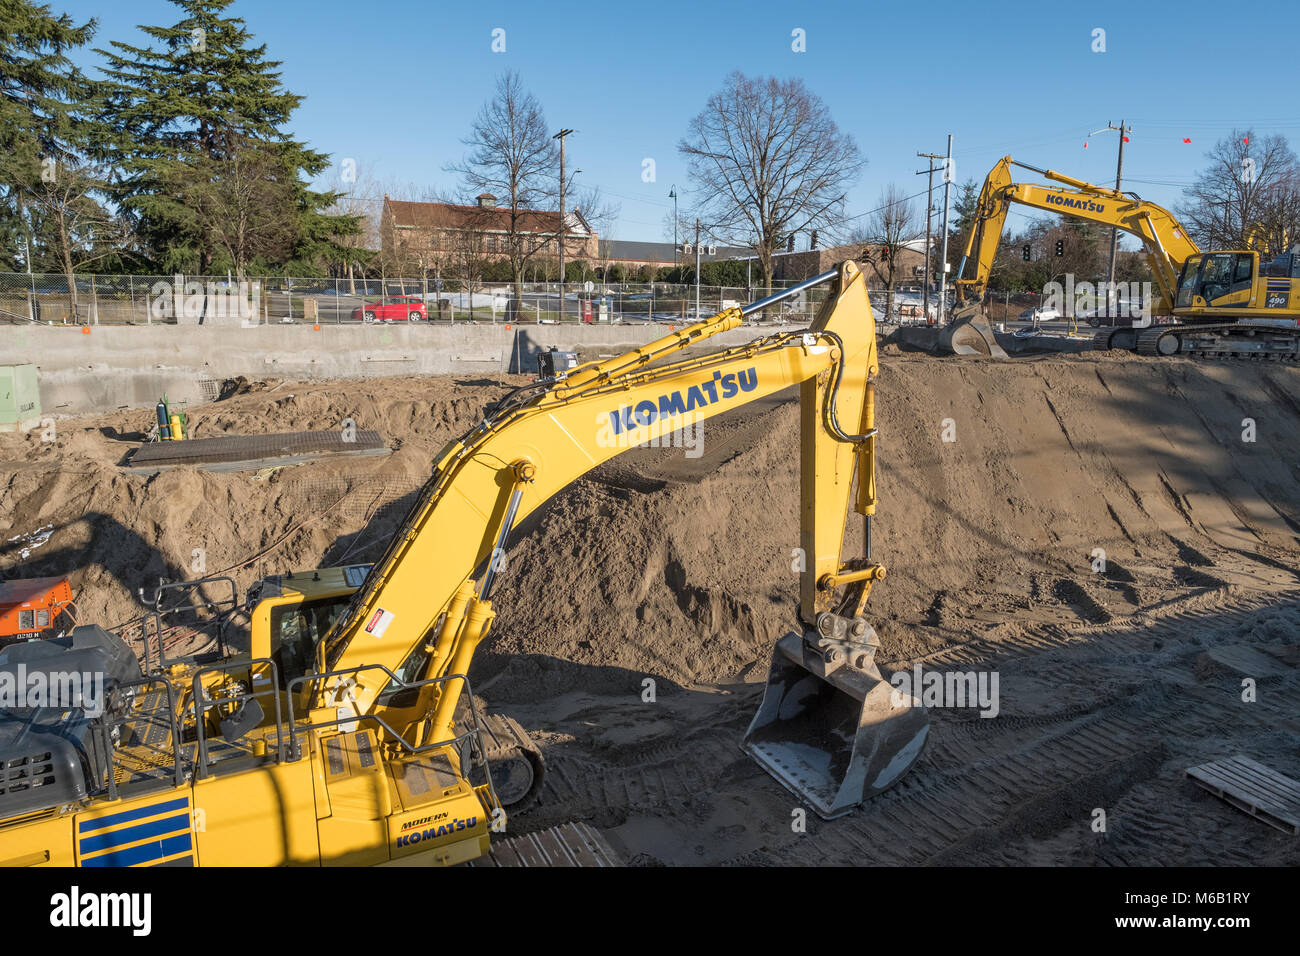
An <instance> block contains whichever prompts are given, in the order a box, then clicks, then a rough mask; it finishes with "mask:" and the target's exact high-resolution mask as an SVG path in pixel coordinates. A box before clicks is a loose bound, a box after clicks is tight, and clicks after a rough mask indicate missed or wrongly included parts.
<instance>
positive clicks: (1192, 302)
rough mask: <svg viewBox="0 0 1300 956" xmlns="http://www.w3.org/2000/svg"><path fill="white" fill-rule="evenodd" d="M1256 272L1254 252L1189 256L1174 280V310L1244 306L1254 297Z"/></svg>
mask: <svg viewBox="0 0 1300 956" xmlns="http://www.w3.org/2000/svg"><path fill="white" fill-rule="evenodd" d="M1258 272H1259V253H1257V252H1209V253H1204V254H1201V255H1194V256H1189V257H1188V259H1187V261H1186V262H1184V263H1183V269H1182V272H1181V273H1180V274H1179V276H1178V298H1177V299H1176V300H1175V302H1174V306H1175V308H1178V309H1194V308H1198V307H1199V308H1204V307H1205V306H1207V305H1212V304H1216V303H1217V304H1219V305H1241V306H1245V305H1248V304H1249V300H1250V298H1251V297H1252V296H1253V294H1254V289H1255V276H1256V275H1257V274H1258ZM1198 299H1200V300H1201V301H1199V302H1198V301H1197V300H1198ZM1219 300H1223V301H1219Z"/></svg>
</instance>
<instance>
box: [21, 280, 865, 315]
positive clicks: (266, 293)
mask: <svg viewBox="0 0 1300 956" xmlns="http://www.w3.org/2000/svg"><path fill="white" fill-rule="evenodd" d="M790 284H791V283H779V282H778V283H774V285H773V291H777V290H780V289H781V288H784V287H785V286H787V285H790ZM827 292H828V290H827V287H826V286H821V287H818V288H815V289H810V290H807V291H805V292H803V293H801V294H799V295H798V296H796V297H794V298H792V299H790V300H788V301H786V302H782V303H779V304H778V305H776V306H773V307H772V308H771V309H768V310H765V311H764V312H763V313H762V314H761V315H755V316H752V317H751V321H761V322H766V323H794V324H806V323H807V322H809V321H810V320H811V319H812V316H813V315H814V314H815V312H816V310H817V306H818V305H819V304H820V303H821V301H822V300H824V299H825V297H826V295H827ZM765 294H766V290H765V289H762V288H759V287H752V288H745V287H725V286H700V287H699V288H698V289H697V288H696V286H694V285H689V284H687V285H679V284H672V283H666V282H653V283H637V282H620V283H615V282H609V283H603V282H586V283H580V282H566V283H564V285H563V287H561V285H560V283H558V282H528V283H524V284H523V285H522V290H521V292H520V294H519V295H518V296H517V295H516V286H515V285H514V284H513V283H495V282H494V283H474V284H469V283H462V282H448V283H445V284H444V283H442V282H441V281H440V280H438V279H433V278H424V279H420V278H382V279H376V278H369V279H362V278H356V279H347V278H341V279H328V278H327V279H320V278H292V277H285V276H258V277H250V278H248V279H246V280H242V281H241V280H235V279H232V278H230V277H228V276H188V275H187V276H179V275H178V276H142V275H77V276H76V277H75V279H74V280H73V281H72V282H71V283H69V281H68V279H67V277H66V276H64V275H62V274H50V273H45V274H42V273H36V274H28V273H0V324H6V323H7V324H27V323H32V322H37V323H40V324H42V325H56V326H57V325H68V326H84V325H159V324H163V325H168V324H170V325H175V324H182V325H204V324H207V325H217V324H221V325H231V324H234V325H263V324H276V323H283V324H288V323H296V322H306V323H311V324H331V325H333V324H338V325H342V324H348V323H372V322H373V323H390V322H406V321H411V320H414V321H417V322H479V323H489V322H495V323H511V322H521V323H539V322H540V323H544V324H551V323H559V322H587V323H592V324H604V323H620V322H626V323H649V322H654V323H667V324H675V323H680V322H690V321H694V320H695V319H696V318H701V317H707V316H710V315H714V314H715V313H717V312H720V311H722V310H723V309H726V308H730V307H733V306H743V305H746V304H748V303H750V302H752V301H755V300H757V299H760V298H762V297H763V296H764V295H765ZM872 298H873V302H874V301H875V294H874V293H873V296H872Z"/></svg>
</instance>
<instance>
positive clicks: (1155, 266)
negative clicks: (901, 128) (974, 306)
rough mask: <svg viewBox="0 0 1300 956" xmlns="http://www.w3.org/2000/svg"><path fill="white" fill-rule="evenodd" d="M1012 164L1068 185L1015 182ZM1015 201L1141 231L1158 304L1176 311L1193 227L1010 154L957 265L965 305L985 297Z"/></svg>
mask: <svg viewBox="0 0 1300 956" xmlns="http://www.w3.org/2000/svg"><path fill="white" fill-rule="evenodd" d="M1012 166H1019V167H1021V168H1022V169H1028V170H1030V171H1032V172H1035V173H1037V174H1039V175H1040V176H1042V177H1044V178H1045V179H1049V180H1053V181H1055V182H1058V183H1062V184H1064V186H1065V187H1068V188H1061V187H1059V186H1041V185H1036V184H1033V183H1016V182H1012V177H1011V167H1012ZM1013 203H1015V204H1019V205H1023V206H1030V207H1033V208H1035V209H1043V210H1045V211H1047V212H1055V213H1064V214H1066V215H1070V216H1078V217H1079V218H1081V219H1089V220H1091V221H1093V222H1099V223H1103V224H1104V225H1108V226H1114V227H1115V228H1117V229H1120V230H1122V231H1124V232H1127V233H1129V234H1130V235H1134V236H1137V237H1138V239H1139V240H1141V242H1142V247H1143V250H1144V252H1145V254H1146V258H1147V262H1148V263H1149V264H1150V266H1151V272H1152V274H1153V275H1154V276H1155V281H1156V285H1157V287H1158V288H1159V289H1160V299H1159V301H1158V302H1156V303H1153V308H1154V309H1155V310H1156V312H1157V314H1168V313H1169V312H1170V311H1171V309H1172V308H1173V304H1174V300H1175V294H1176V291H1177V283H1178V274H1179V271H1180V270H1181V269H1182V266H1183V263H1184V262H1185V261H1186V260H1187V258H1188V256H1192V255H1195V254H1196V253H1197V252H1199V250H1198V249H1197V247H1196V244H1195V243H1194V242H1192V240H1191V239H1190V238H1189V237H1188V235H1187V230H1185V229H1184V228H1183V226H1182V224H1181V223H1180V222H1179V221H1178V220H1177V218H1175V217H1174V215H1173V214H1172V213H1171V212H1169V211H1168V210H1167V209H1165V208H1163V207H1162V206H1157V205H1156V204H1155V203H1150V202H1145V201H1143V200H1141V199H1139V198H1137V197H1136V196H1134V195H1132V194H1131V193H1122V192H1118V191H1116V190H1114V189H1109V188H1107V187H1105V186H1094V185H1093V184H1091V183H1087V182H1084V181H1083V180H1081V179H1075V178H1074V177H1072V176H1067V175H1065V174H1064V173H1058V172H1056V171H1054V170H1051V169H1039V168H1037V167H1035V166H1029V165H1027V164H1025V163H1020V162H1017V161H1016V160H1014V159H1012V158H1011V157H1010V156H1004V157H1002V159H1001V160H999V161H998V163H997V165H995V166H994V167H993V169H991V170H990V171H989V174H988V176H987V177H986V178H985V180H984V185H983V187H982V188H981V190H980V196H979V203H978V205H977V207H976V214H975V226H974V228H973V229H972V230H971V234H970V236H969V238H968V239H967V241H966V249H965V252H964V254H963V255H962V259H961V263H960V264H959V266H958V268H957V280H956V282H955V285H956V290H957V303H958V306H959V307H960V306H961V305H963V304H966V303H978V302H980V301H982V300H983V298H984V294H985V292H986V291H987V290H988V283H989V275H990V273H991V272H992V270H993V259H994V256H995V255H996V254H997V248H998V243H999V241H1000V240H1001V237H1002V227H1003V225H1004V224H1005V223H1006V218H1007V213H1008V212H1009V211H1010V208H1011V205H1012V204H1013ZM967 263H971V266H970V267H971V268H972V269H973V270H974V274H973V275H972V276H971V277H970V278H963V276H965V274H966V269H967Z"/></svg>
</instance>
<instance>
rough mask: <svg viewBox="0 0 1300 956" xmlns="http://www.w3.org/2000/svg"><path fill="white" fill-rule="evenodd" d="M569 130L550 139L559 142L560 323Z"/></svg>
mask: <svg viewBox="0 0 1300 956" xmlns="http://www.w3.org/2000/svg"><path fill="white" fill-rule="evenodd" d="M572 132H573V130H571V129H564V128H561V129H560V131H559V132H558V133H556V134H555V135H554V136H552V137H551V139H558V140H559V141H560V321H561V322H563V321H564V234H565V233H566V232H567V231H568V227H567V226H566V224H565V222H564V137H566V136H568V135H569V134H570V133H572Z"/></svg>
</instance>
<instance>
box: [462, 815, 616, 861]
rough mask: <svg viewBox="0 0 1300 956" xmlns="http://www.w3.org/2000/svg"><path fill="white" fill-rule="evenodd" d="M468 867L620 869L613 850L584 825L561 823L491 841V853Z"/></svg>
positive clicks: (596, 833)
mask: <svg viewBox="0 0 1300 956" xmlns="http://www.w3.org/2000/svg"><path fill="white" fill-rule="evenodd" d="M467 865H468V866H622V865H623V861H622V860H620V859H619V858H618V854H616V853H615V852H614V849H613V847H611V846H610V845H609V843H607V842H606V841H605V838H604V837H603V836H601V835H600V832H599V831H597V830H596V829H595V828H594V827H591V826H589V825H588V824H586V823H562V824H560V825H559V826H557V827H551V828H550V829H549V830H540V831H538V832H537V833H526V834H524V835H523V836H517V837H513V838H511V839H509V840H501V841H500V842H497V841H493V843H492V851H491V852H490V853H489V854H488V855H487V856H483V857H479V858H478V859H477V860H472V861H470V862H469V863H468V864H467Z"/></svg>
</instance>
